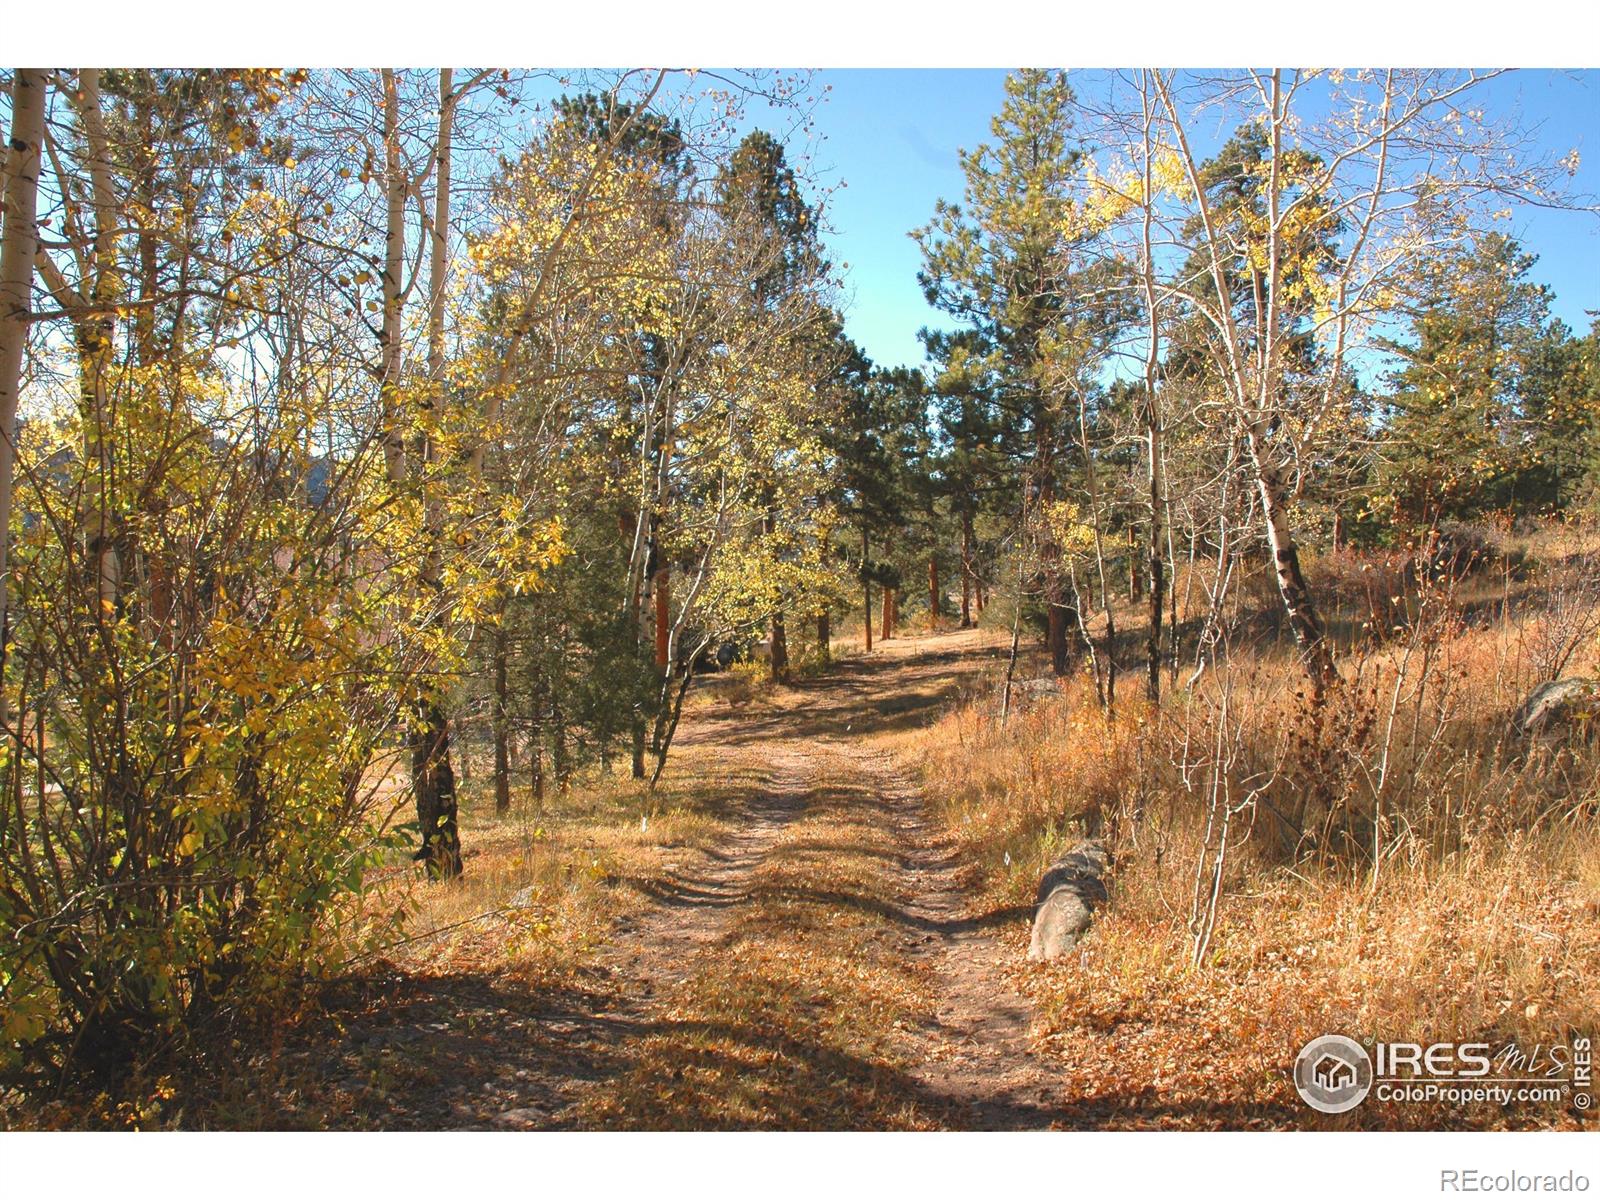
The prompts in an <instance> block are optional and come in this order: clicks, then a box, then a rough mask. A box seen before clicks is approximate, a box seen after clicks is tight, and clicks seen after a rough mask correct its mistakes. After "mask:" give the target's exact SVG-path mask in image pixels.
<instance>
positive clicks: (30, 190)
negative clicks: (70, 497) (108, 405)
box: [0, 67, 45, 796]
mask: <svg viewBox="0 0 1600 1200" xmlns="http://www.w3.org/2000/svg"><path fill="white" fill-rule="evenodd" d="M44 108H45V73H44V72H43V71H35V70H27V69H24V68H21V67H19V68H17V69H16V70H15V71H14V72H13V74H12V85H11V139H10V142H9V146H10V150H9V153H8V155H7V158H8V161H7V163H6V174H5V222H4V226H3V227H0V668H3V667H4V664H5V645H6V642H7V641H8V640H9V637H8V634H9V624H8V618H9V603H10V569H11V567H10V549H11V536H10V533H11V488H12V480H11V472H12V469H13V466H14V460H15V446H14V445H13V443H12V439H13V437H14V436H15V432H16V423H17V402H18V399H19V398H20V394H21V388H22V356H23V351H24V350H25V349H26V347H27V344H28V324H29V319H30V317H31V316H32V301H33V260H34V258H35V256H36V255H37V254H38V253H39V168H40V163H41V161H42V147H43V144H44ZM8 715H9V714H8V713H7V711H6V696H5V692H4V690H3V689H0V722H4V721H5V720H6V719H7V717H8ZM43 794H44V793H43V792H40V795H41V796H42V795H43Z"/></svg>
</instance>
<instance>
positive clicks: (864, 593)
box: [861, 529, 872, 653]
mask: <svg viewBox="0 0 1600 1200" xmlns="http://www.w3.org/2000/svg"><path fill="white" fill-rule="evenodd" d="M867 553H868V545H867V531H866V530H865V529H863V530H862V531H861V611H862V612H863V613H864V614H865V617H866V621H865V625H864V627H863V633H864V634H865V637H866V648H867V651H868V652H869V653H870V652H871V650H872V580H871V579H870V578H868V576H867V563H868V558H867Z"/></svg>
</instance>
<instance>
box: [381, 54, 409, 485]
mask: <svg viewBox="0 0 1600 1200" xmlns="http://www.w3.org/2000/svg"><path fill="white" fill-rule="evenodd" d="M382 74H383V187H384V200H385V218H384V243H383V324H382V327H381V328H380V331H379V334H378V365H379V377H380V382H379V388H380V404H381V405H382V420H383V461H384V466H385V468H386V469H387V471H388V474H389V481H390V482H391V483H400V482H402V481H403V480H404V479H405V478H406V474H407V471H406V447H405V431H404V429H403V428H402V425H401V420H400V412H399V403H398V400H397V398H396V392H397V390H398V388H399V386H400V369H401V344H400V333H401V324H400V322H401V317H402V315H403V313H402V309H403V308H404V305H405V293H404V292H403V291H402V288H401V284H402V282H403V281H402V280H401V272H402V271H403V270H404V264H405V254H406V183H407V180H406V175H405V170H404V168H403V166H402V165H401V161H400V88H399V85H398V83H397V82H396V79H395V73H394V71H393V70H392V69H390V68H388V67H385V68H384V69H383V73H382Z"/></svg>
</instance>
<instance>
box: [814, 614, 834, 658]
mask: <svg viewBox="0 0 1600 1200" xmlns="http://www.w3.org/2000/svg"><path fill="white" fill-rule="evenodd" d="M817 653H818V655H819V656H820V657H821V658H822V661H823V662H832V661H833V628H832V621H831V620H830V618H829V616H828V610H827V609H823V610H822V611H821V612H819V613H818V614H817Z"/></svg>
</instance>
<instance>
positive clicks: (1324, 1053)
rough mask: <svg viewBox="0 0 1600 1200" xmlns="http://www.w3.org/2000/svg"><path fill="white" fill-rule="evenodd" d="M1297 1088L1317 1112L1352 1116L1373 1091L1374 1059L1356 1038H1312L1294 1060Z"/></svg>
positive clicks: (1337, 1035)
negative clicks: (1354, 1110)
mask: <svg viewBox="0 0 1600 1200" xmlns="http://www.w3.org/2000/svg"><path fill="white" fill-rule="evenodd" d="M1294 1086H1295V1090H1296V1091H1297V1092H1299V1093H1300V1098H1301V1099H1302V1100H1304V1101H1305V1102H1306V1103H1307V1104H1309V1105H1310V1106H1311V1107H1312V1108H1314V1109H1316V1110H1317V1111H1318V1112H1324V1113H1343V1112H1349V1111H1350V1110H1351V1109H1352V1108H1354V1107H1355V1106H1356V1105H1358V1104H1360V1103H1361V1102H1362V1101H1363V1100H1365V1099H1366V1098H1367V1093H1368V1092H1369V1091H1371V1090H1372V1059H1371V1058H1370V1057H1368V1055H1367V1051H1366V1048H1365V1047H1363V1046H1362V1045H1361V1043H1360V1042H1358V1041H1356V1040H1354V1039H1353V1038H1347V1037H1344V1036H1343V1035H1341V1034H1337V1033H1329V1034H1324V1035H1323V1036H1322V1037H1319V1038H1312V1039H1311V1040H1310V1041H1309V1042H1307V1043H1306V1044H1305V1047H1304V1048H1303V1049H1302V1050H1301V1051H1300V1053H1299V1055H1298V1056H1297V1057H1296V1058H1295V1060H1294Z"/></svg>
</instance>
